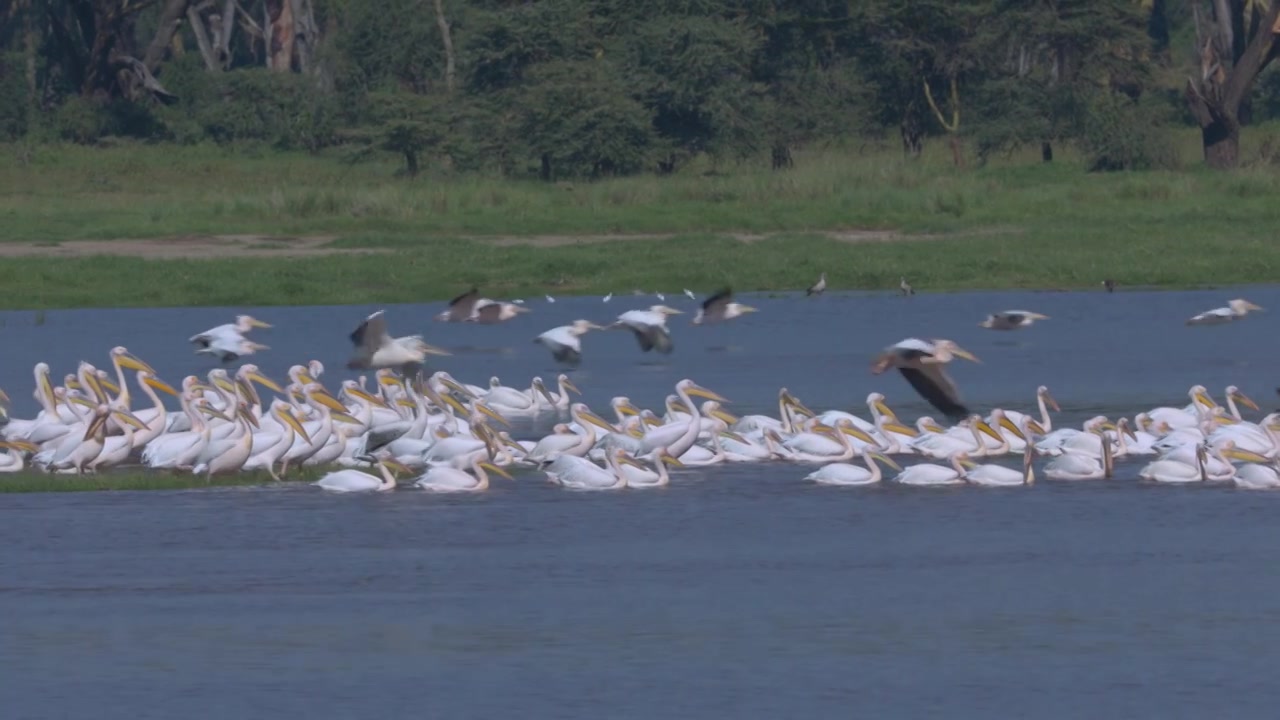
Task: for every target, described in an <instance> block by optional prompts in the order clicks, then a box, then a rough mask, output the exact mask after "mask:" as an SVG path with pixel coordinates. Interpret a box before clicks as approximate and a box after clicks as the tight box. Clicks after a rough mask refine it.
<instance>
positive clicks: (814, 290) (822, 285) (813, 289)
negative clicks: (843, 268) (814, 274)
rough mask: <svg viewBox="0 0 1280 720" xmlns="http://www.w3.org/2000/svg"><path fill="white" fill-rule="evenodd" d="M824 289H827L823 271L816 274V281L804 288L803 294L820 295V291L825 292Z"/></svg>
mask: <svg viewBox="0 0 1280 720" xmlns="http://www.w3.org/2000/svg"><path fill="white" fill-rule="evenodd" d="M826 290H827V274H826V273H825V272H824V273H822V274H821V275H819V276H818V282H816V283H814V284H813V285H811V286H810V287H809V289H808V290H805V291H804V294H805V295H806V296H809V295H821V294H822V293H824V292H826Z"/></svg>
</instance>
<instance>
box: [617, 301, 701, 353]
mask: <svg viewBox="0 0 1280 720" xmlns="http://www.w3.org/2000/svg"><path fill="white" fill-rule="evenodd" d="M682 314H683V311H682V310H676V309H675V308H671V307H667V306H666V305H653V306H651V307H650V308H649V309H648V310H628V311H626V312H624V313H622V314H621V315H619V316H618V319H617V320H616V321H614V323H613V324H612V325H610V326H609V327H610V328H627V329H628V330H630V331H631V332H632V333H634V334H635V336H636V342H638V343H640V350H641V351H642V352H649V351H650V350H655V349H656V350H657V351H658V352H660V353H663V354H664V355H666V354H669V353H670V352H671V351H672V349H674V347H675V346H674V345H673V344H672V342H671V332H670V331H668V330H667V316H668V315H682Z"/></svg>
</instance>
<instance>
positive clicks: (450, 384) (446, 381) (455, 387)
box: [440, 378, 476, 400]
mask: <svg viewBox="0 0 1280 720" xmlns="http://www.w3.org/2000/svg"><path fill="white" fill-rule="evenodd" d="M440 384H442V385H444V386H445V387H447V388H449V389H450V390H452V391H454V392H456V393H458V394H459V395H461V396H463V397H465V398H469V399H473V400H474V399H475V397H476V394H475V393H473V392H471V391H470V390H468V389H467V388H466V386H464V385H463V384H462V383H460V382H458V381H456V380H454V379H453V378H440Z"/></svg>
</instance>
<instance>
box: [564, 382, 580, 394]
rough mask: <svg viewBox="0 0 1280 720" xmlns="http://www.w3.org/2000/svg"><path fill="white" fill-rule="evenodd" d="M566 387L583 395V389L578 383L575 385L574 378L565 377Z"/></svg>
mask: <svg viewBox="0 0 1280 720" xmlns="http://www.w3.org/2000/svg"><path fill="white" fill-rule="evenodd" d="M564 387H565V389H566V390H572V391H574V392H576V393H578V394H579V395H581V394H582V391H581V390H579V389H578V386H577V385H574V384H573V381H572V380H570V379H569V378H565V379H564Z"/></svg>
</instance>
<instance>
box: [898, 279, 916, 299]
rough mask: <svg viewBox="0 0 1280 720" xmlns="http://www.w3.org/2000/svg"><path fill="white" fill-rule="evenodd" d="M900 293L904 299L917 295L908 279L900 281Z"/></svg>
mask: <svg viewBox="0 0 1280 720" xmlns="http://www.w3.org/2000/svg"><path fill="white" fill-rule="evenodd" d="M898 291H899V292H901V293H902V295H903V297H906V296H907V295H915V294H916V290H915V288H913V287H911V283H909V282H907V278H906V277H903V278H902V279H900V280H898Z"/></svg>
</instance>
